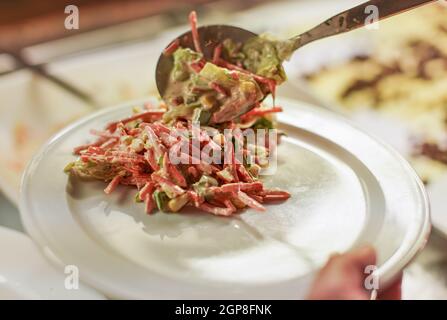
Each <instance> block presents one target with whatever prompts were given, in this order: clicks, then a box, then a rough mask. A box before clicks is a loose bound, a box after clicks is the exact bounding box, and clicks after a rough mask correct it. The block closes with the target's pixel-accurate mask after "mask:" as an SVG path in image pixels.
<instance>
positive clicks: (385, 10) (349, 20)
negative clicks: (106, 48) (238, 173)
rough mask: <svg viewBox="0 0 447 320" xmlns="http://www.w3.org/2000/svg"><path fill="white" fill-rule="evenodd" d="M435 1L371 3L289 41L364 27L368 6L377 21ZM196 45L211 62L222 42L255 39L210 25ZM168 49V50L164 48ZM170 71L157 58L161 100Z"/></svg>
mask: <svg viewBox="0 0 447 320" xmlns="http://www.w3.org/2000/svg"><path fill="white" fill-rule="evenodd" d="M434 1H436V0H371V1H368V2H365V3H363V4H361V5H359V6H357V7H354V8H351V9H349V10H347V11H344V12H342V13H340V14H337V15H336V16H334V17H332V18H330V19H328V20H326V21H324V22H323V23H321V24H319V25H318V26H316V27H314V28H313V29H311V30H309V31H307V32H305V33H303V34H300V35H298V36H296V37H293V38H292V39H291V40H292V41H294V44H295V45H294V50H297V49H298V48H301V47H302V46H304V45H306V44H308V43H310V42H313V41H315V40H319V39H323V38H326V37H330V36H334V35H337V34H341V33H345V32H348V31H351V30H354V29H358V28H360V27H363V26H365V25H366V22H365V21H366V19H367V17H368V16H369V15H370V14H371V12H370V8H374V7H371V6H375V7H376V8H377V9H378V13H379V17H378V19H379V20H382V19H385V18H388V17H390V16H393V15H396V14H399V13H401V12H404V11H407V10H410V9H413V8H416V7H419V6H421V5H424V4H427V3H429V2H434ZM198 33H199V38H200V45H201V48H202V51H203V54H204V57H205V59H207V60H211V59H212V56H213V53H214V48H215V47H216V46H217V45H218V44H220V43H222V41H224V40H225V39H232V40H233V41H234V42H236V43H245V42H246V41H247V40H249V39H250V38H253V37H256V36H258V35H257V34H255V33H253V32H251V31H248V30H245V29H242V28H238V27H234V26H228V25H210V26H203V27H200V28H198ZM176 41H179V44H180V46H181V47H184V48H191V49H194V43H193V38H192V33H191V31H189V32H185V33H184V34H182V35H181V36H179V37H178V38H177V39H174V40H173V41H172V42H171V44H172V43H173V42H176ZM168 47H169V46H168ZM172 67H173V59H172V56H169V55H166V54H161V56H160V58H159V60H158V64H157V69H156V73H155V77H156V83H157V88H158V91H159V93H160V95H161V96H162V97H163V96H164V93H165V91H166V87H167V85H168V81H169V77H170V73H171V70H172ZM248 111H250V110H241V112H240V114H243V113H245V112H248Z"/></svg>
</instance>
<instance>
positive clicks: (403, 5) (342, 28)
mask: <svg viewBox="0 0 447 320" xmlns="http://www.w3.org/2000/svg"><path fill="white" fill-rule="evenodd" d="M434 1H436V0H371V1H368V2H365V3H363V4H361V5H358V6H357V7H354V8H351V9H349V10H346V11H344V12H342V13H340V14H337V15H336V16H334V17H332V18H330V19H328V20H326V21H325V22H323V23H321V24H320V25H318V26H316V27H315V28H313V29H311V30H309V31H307V32H306V33H303V34H301V35H299V36H296V37H294V38H292V40H293V41H295V49H298V48H299V47H302V46H304V45H305V44H308V43H309V42H312V41H315V40H318V39H322V38H326V37H330V36H333V35H337V34H340V33H345V32H348V31H351V30H354V29H357V28H360V27H363V26H366V25H367V24H368V23H369V22H370V21H369V20H370V19H368V17H370V16H371V15H372V14H373V13H377V14H378V17H377V18H378V20H382V19H385V18H388V17H391V16H393V15H395V14H398V13H401V12H404V11H407V10H410V9H413V8H416V7H419V6H421V5H424V4H427V3H429V2H434Z"/></svg>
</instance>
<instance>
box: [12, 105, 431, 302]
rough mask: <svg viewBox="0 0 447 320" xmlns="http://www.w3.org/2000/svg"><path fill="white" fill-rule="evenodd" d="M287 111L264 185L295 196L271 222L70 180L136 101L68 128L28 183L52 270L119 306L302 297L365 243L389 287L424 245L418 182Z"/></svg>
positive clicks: (28, 212)
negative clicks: (97, 132)
mask: <svg viewBox="0 0 447 320" xmlns="http://www.w3.org/2000/svg"><path fill="white" fill-rule="evenodd" d="M140 103H141V102H140ZM280 103H281V105H282V106H283V107H284V109H285V113H284V115H282V116H280V118H279V122H280V125H281V127H282V129H283V130H286V131H287V133H288V137H287V138H286V139H285V140H284V143H283V144H282V145H281V147H280V149H279V156H278V171H277V173H276V174H275V175H272V176H269V177H266V179H265V180H266V184H267V185H270V186H278V187H281V188H285V189H287V190H289V191H290V192H291V193H292V195H293V197H292V198H291V199H290V200H289V201H287V202H285V203H283V204H281V205H272V206H269V207H268V211H267V212H266V213H265V214H259V213H256V212H252V211H250V210H247V212H245V213H244V214H242V215H240V216H235V217H232V218H229V219H221V218H218V217H214V216H211V215H207V214H194V213H191V214H172V215H168V214H155V215H151V216H147V215H145V214H144V212H143V208H142V207H141V205H139V204H136V203H135V202H134V201H133V200H132V199H133V196H132V192H131V190H129V189H127V188H120V189H119V190H118V192H117V193H115V194H114V195H113V196H112V197H108V196H105V195H104V193H103V192H102V189H103V188H104V185H103V183H101V182H90V183H88V182H85V181H83V182H81V181H78V180H77V179H74V180H73V179H72V180H68V179H67V176H66V175H65V174H64V173H63V172H62V168H63V167H64V166H65V163H66V162H68V161H71V160H72V159H73V156H72V155H71V150H72V147H73V146H75V145H77V144H79V143H80V142H83V141H85V137H86V135H87V134H88V132H89V130H90V129H91V128H92V127H101V126H103V125H105V124H106V123H109V122H110V121H112V120H115V119H118V118H121V117H124V116H125V115H127V114H128V113H129V112H130V110H131V108H132V107H133V106H135V105H136V102H132V103H128V104H126V105H124V106H121V107H118V108H115V109H112V110H108V111H107V112H102V113H98V114H96V115H93V116H91V117H89V118H87V119H85V120H82V121H80V122H78V123H77V124H75V125H73V126H71V127H69V128H67V129H65V130H64V131H63V132H61V133H60V134H58V135H57V136H56V137H55V138H53V139H52V140H51V141H50V143H49V144H48V145H47V146H46V147H44V149H42V151H41V152H39V153H38V154H37V155H36V157H35V158H34V160H33V161H32V162H31V164H30V166H29V167H28V170H27V172H26V173H25V175H24V180H23V184H22V193H21V201H20V209H21V215H22V220H23V222H24V225H25V228H26V230H27V232H28V233H29V234H30V235H31V236H32V237H33V238H34V240H35V241H36V242H37V243H38V244H39V246H40V247H41V248H42V249H43V252H44V253H45V254H46V255H47V256H48V258H49V259H51V260H52V261H53V262H54V263H55V264H57V265H61V264H62V265H63V264H64V263H67V262H68V261H70V263H72V264H76V265H77V266H79V268H80V270H82V271H81V275H82V280H84V281H85V282H87V283H89V284H91V285H92V286H94V287H95V288H99V289H100V290H101V291H102V292H106V293H107V295H108V296H111V297H118V298H142V297H144V298H158V299H163V298H189V299H194V298H204V297H206V298H208V299H221V298H229V297H231V298H233V299H237V298H296V297H297V294H296V293H297V292H298V291H299V290H300V289H302V288H303V283H305V279H306V277H308V275H309V274H310V273H312V272H313V271H314V270H317V269H318V268H320V267H321V266H322V264H324V262H325V261H326V259H327V258H328V256H329V255H330V254H331V253H333V252H337V251H338V252H342V251H346V250H349V249H351V248H354V247H357V246H361V245H364V244H365V243H371V244H373V245H374V246H375V248H376V250H377V252H378V256H379V261H378V267H379V268H378V270H377V274H378V276H379V277H380V281H381V284H382V286H383V287H386V285H387V284H389V283H390V282H391V281H392V280H393V279H394V277H395V276H396V275H397V274H398V273H399V272H400V271H401V270H402V269H403V268H405V267H406V266H407V265H408V264H409V263H410V262H411V261H412V259H413V258H414V257H415V255H416V254H417V253H418V252H419V251H420V250H421V249H422V248H423V247H424V245H425V243H426V240H427V237H428V234H429V230H430V224H429V217H428V203H427V199H426V197H425V193H424V191H423V186H422V184H421V182H420V181H419V180H418V178H417V176H416V175H415V174H414V172H413V171H412V169H411V168H410V167H409V166H408V164H407V163H406V162H405V161H404V160H402V158H401V157H399V156H398V155H397V154H396V153H394V152H393V151H391V150H389V149H388V148H387V147H385V146H383V145H381V144H380V143H378V142H377V141H375V140H374V139H372V138H370V137H369V136H367V135H366V134H364V133H362V132H361V131H359V130H357V129H355V128H353V127H352V126H351V125H349V124H348V123H346V121H345V120H344V119H343V118H342V117H340V116H336V115H334V114H333V113H331V112H329V111H325V110H321V109H318V108H315V107H313V106H307V105H304V104H301V103H297V102H292V101H290V100H282V99H280ZM291 159H293V161H292V160H291ZM57 168H61V170H59V169H57ZM291 177H293V178H292V179H291ZM43 186H44V187H43ZM67 234H69V235H70V236H69V237H67ZM273 260H274V261H275V263H274V264H272V263H270V261H273ZM230 266H231V267H232V268H231V272H228V270H229V269H228V268H229V267H230ZM234 266H238V267H237V268H234Z"/></svg>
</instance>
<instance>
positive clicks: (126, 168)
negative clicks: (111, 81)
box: [64, 12, 290, 216]
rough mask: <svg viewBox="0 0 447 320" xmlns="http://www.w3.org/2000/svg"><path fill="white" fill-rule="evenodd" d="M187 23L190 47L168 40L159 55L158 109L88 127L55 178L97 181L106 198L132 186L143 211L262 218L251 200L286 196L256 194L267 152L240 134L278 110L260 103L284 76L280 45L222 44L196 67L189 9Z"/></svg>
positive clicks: (270, 121)
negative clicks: (165, 63)
mask: <svg viewBox="0 0 447 320" xmlns="http://www.w3.org/2000/svg"><path fill="white" fill-rule="evenodd" d="M190 23H191V28H192V35H193V42H194V48H195V49H194V50H192V49H188V48H182V47H180V43H179V41H174V42H172V43H171V44H170V45H169V46H168V47H167V48H166V49H165V51H164V54H165V55H169V56H172V59H173V63H174V65H173V70H172V74H171V79H170V81H171V83H170V84H169V85H168V89H167V96H165V97H164V98H165V102H164V103H163V102H162V103H160V105H159V106H154V105H152V104H148V105H146V106H145V108H144V109H143V110H141V109H140V108H135V110H134V114H133V115H132V116H130V117H128V118H125V119H122V120H120V121H116V122H113V123H110V124H109V125H107V126H106V128H105V129H104V130H96V129H95V130H92V131H91V133H92V134H93V135H94V136H96V139H97V140H96V141H94V142H92V143H89V144H84V145H81V146H78V147H76V148H75V149H74V153H75V154H76V155H78V156H79V157H78V159H77V160H76V161H74V162H71V163H69V164H68V165H67V166H66V167H65V168H64V171H65V172H66V173H69V174H75V175H78V176H80V177H86V178H94V179H98V180H102V181H104V182H107V183H108V185H107V187H106V188H105V189H104V192H105V193H106V194H110V193H112V192H113V191H114V190H115V189H116V187H117V186H118V185H120V184H121V185H128V186H134V187H135V188H136V189H137V190H138V193H137V195H136V197H135V200H136V201H137V202H144V205H145V211H146V213H147V214H150V213H152V212H153V210H154V209H155V208H157V209H158V210H160V211H163V212H178V211H180V210H182V208H184V207H186V206H193V207H196V208H198V209H200V210H202V211H205V212H208V213H211V214H214V215H217V216H231V215H232V214H234V213H236V212H237V211H238V210H240V209H244V208H253V209H255V210H258V211H264V210H265V208H264V206H263V205H262V204H261V203H264V202H268V201H279V200H286V199H288V198H289V197H290V194H289V193H287V192H286V191H282V190H276V189H275V190H268V189H265V188H264V185H263V183H262V182H261V181H260V180H259V174H260V170H261V167H265V166H266V165H268V162H266V160H265V159H267V158H268V156H269V154H270V153H271V152H273V148H272V150H270V149H271V148H270V146H269V145H268V144H266V145H265V146H258V145H250V144H249V141H248V139H245V138H244V136H243V135H242V132H241V131H240V130H241V129H245V128H249V129H252V130H254V131H255V132H257V130H260V129H273V128H274V127H275V121H274V116H273V115H274V114H275V113H277V112H281V111H282V109H281V108H280V107H273V108H264V107H262V106H261V101H262V100H263V99H264V98H265V97H266V95H268V94H270V93H274V91H275V87H276V84H279V83H280V82H281V81H283V79H285V75H284V74H283V70H282V67H281V65H280V63H281V62H282V60H283V58H284V57H285V56H286V51H287V50H286V49H287V46H286V47H285V49H284V48H282V47H280V46H282V45H284V44H282V43H279V42H268V41H267V42H265V46H266V47H265V48H264V47H263V46H261V42H262V43H264V42H263V41H265V40H262V41H261V40H259V42H255V43H251V44H247V45H246V46H245V47H243V46H241V45H240V44H234V43H231V42H230V41H224V43H222V44H219V45H217V47H216V48H215V50H214V56H213V59H212V61H205V59H204V57H203V55H202V48H201V47H200V41H199V33H198V29H197V17H196V14H195V13H194V12H193V13H191V15H190ZM257 50H258V51H259V50H260V51H259V52H260V53H256V52H257ZM283 50H284V51H283ZM247 59H248V60H250V61H248V60H247ZM197 123H199V124H200V126H196V124H197ZM227 129H232V130H234V133H233V135H230V136H227V132H226V130H227ZM238 130H239V131H238ZM251 143H254V141H252V142H251ZM205 150H206V151H205ZM238 152H240V155H241V156H242V157H241V158H238V156H237V154H238ZM179 159H180V160H181V161H178V160H179ZM209 159H211V160H212V161H211V162H209V161H208V160H209ZM248 159H251V160H252V161H248Z"/></svg>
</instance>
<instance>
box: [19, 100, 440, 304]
mask: <svg viewBox="0 0 447 320" xmlns="http://www.w3.org/2000/svg"><path fill="white" fill-rule="evenodd" d="M154 98H155V97H154V96H149V97H146V98H142V99H136V100H131V101H126V102H123V103H120V104H117V105H115V106H112V107H108V108H104V109H103V110H99V111H97V112H94V113H92V114H90V115H87V116H85V117H83V118H81V119H79V120H77V121H75V122H74V123H72V124H70V125H68V126H67V127H65V128H63V129H62V130H60V131H59V132H57V133H56V134H54V135H53V136H52V137H51V138H50V139H49V140H48V141H47V142H46V143H45V144H43V145H42V146H41V148H40V149H39V150H38V151H37V152H36V153H35V155H34V156H33V157H32V159H31V161H30V162H29V163H28V164H27V166H26V169H25V171H24V173H23V175H22V179H21V185H20V198H19V210H20V215H21V219H22V222H23V225H24V227H25V230H26V231H27V233H28V234H29V235H30V236H31V238H32V240H33V241H34V242H35V243H36V244H37V245H38V247H39V249H40V250H41V251H42V252H43V253H44V255H45V257H46V258H47V259H49V260H50V262H52V263H55V264H57V265H60V264H61V263H62V261H61V260H59V258H58V257H56V255H55V254H54V253H53V252H52V251H51V249H50V248H49V247H48V246H47V244H48V241H47V240H46V239H45V236H44V235H43V234H42V231H41V230H39V228H38V227H37V225H36V223H35V221H33V220H34V217H33V216H32V215H31V214H30V211H31V209H30V208H29V205H28V204H27V201H26V196H25V193H26V180H27V176H28V175H29V173H30V171H31V170H32V168H33V166H34V165H36V164H37V163H38V161H39V159H40V158H41V157H42V156H43V155H44V154H45V151H46V150H47V149H48V148H49V147H50V146H51V145H52V144H53V143H55V142H56V141H58V140H59V139H60V138H62V137H63V136H65V135H66V134H67V133H69V132H70V131H72V130H73V129H75V128H76V127H78V126H81V125H82V124H84V123H86V122H89V121H91V120H93V119H95V118H99V117H101V116H102V115H105V114H107V113H110V112H114V111H116V110H119V109H121V108H125V107H130V106H132V105H142V104H143V103H145V102H147V101H151V100H152V101H153V100H154ZM157 100H158V99H157ZM278 101H281V102H285V103H288V104H291V105H297V104H299V105H301V106H302V107H303V108H313V109H315V113H320V114H321V113H324V114H326V115H327V116H329V117H331V118H335V119H336V120H337V121H341V122H344V123H345V124H346V125H348V126H350V127H352V128H353V129H355V130H357V131H359V132H361V133H362V134H364V135H365V136H367V137H368V138H369V139H371V140H373V141H375V142H376V143H378V144H379V145H380V146H381V147H382V148H384V149H385V150H386V151H387V152H388V153H390V154H391V155H392V156H393V157H394V158H396V160H398V161H399V162H400V163H401V164H402V165H403V166H404V168H405V170H406V171H407V172H408V173H409V174H410V175H411V178H412V180H414V182H416V186H417V190H418V192H419V194H420V196H421V199H422V208H421V214H422V215H423V221H422V222H421V224H420V225H419V232H418V237H417V238H416V239H415V240H414V241H413V243H412V245H411V247H410V249H409V250H408V251H407V252H406V254H405V255H404V256H402V257H400V259H399V260H398V261H397V262H395V263H394V264H393V265H391V266H387V262H389V260H387V261H385V263H384V264H383V265H382V266H380V267H379V268H378V269H377V271H376V274H377V275H378V276H379V279H380V282H381V283H384V284H385V286H386V285H387V284H389V283H390V282H391V281H392V280H393V279H394V278H395V277H397V276H398V275H399V273H400V271H402V270H403V269H404V268H405V267H406V266H407V265H408V264H410V263H411V262H412V261H413V259H414V258H415V257H416V256H417V254H418V253H419V252H420V251H421V250H422V249H423V248H424V247H425V245H426V243H427V241H428V237H429V235H430V232H431V223H430V221H431V219H430V205H429V201H428V196H427V193H426V191H425V188H424V185H423V183H422V181H421V180H420V179H419V177H418V175H417V174H416V172H415V171H414V169H413V168H412V167H411V165H410V164H409V163H408V162H407V160H406V159H405V158H404V157H403V156H402V155H401V154H400V153H398V152H397V151H396V150H394V149H393V148H392V147H391V146H389V145H388V144H387V143H385V142H383V141H382V140H380V139H378V138H376V137H374V136H373V135H371V134H370V133H368V132H365V131H363V130H362V129H361V128H359V126H358V125H357V124H356V123H355V122H353V121H352V120H351V119H349V118H346V117H344V116H343V115H342V114H340V113H337V112H333V111H332V110H328V109H325V108H321V107H320V106H316V105H312V104H310V103H306V102H301V101H298V100H294V99H290V98H284V97H280V98H279V99H278ZM400 247H401V246H399V247H398V248H400ZM391 257H393V256H391ZM85 282H86V283H88V284H90V285H91V286H93V287H94V288H97V289H99V290H100V291H101V292H104V293H106V294H107V295H109V296H112V297H122V296H123V295H121V294H119V293H117V292H113V291H112V290H111V288H112V286H108V285H104V284H102V283H99V282H95V281H93V279H91V277H90V276H89V277H87V276H86V277H85ZM124 296H125V297H126V298H129V297H130V298H133V297H134V296H132V295H131V294H129V292H126V294H124Z"/></svg>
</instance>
